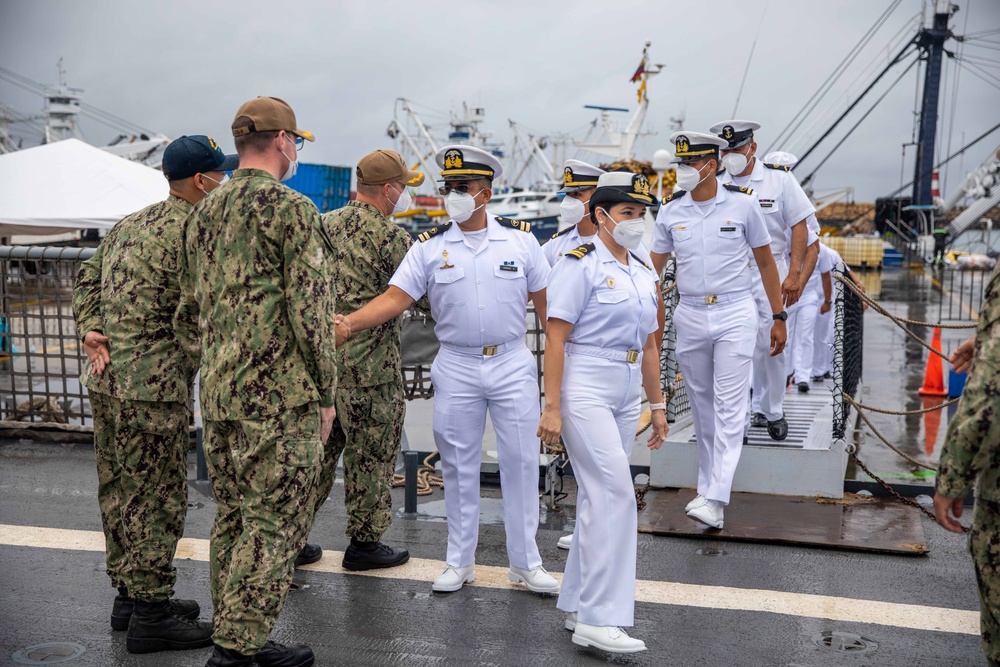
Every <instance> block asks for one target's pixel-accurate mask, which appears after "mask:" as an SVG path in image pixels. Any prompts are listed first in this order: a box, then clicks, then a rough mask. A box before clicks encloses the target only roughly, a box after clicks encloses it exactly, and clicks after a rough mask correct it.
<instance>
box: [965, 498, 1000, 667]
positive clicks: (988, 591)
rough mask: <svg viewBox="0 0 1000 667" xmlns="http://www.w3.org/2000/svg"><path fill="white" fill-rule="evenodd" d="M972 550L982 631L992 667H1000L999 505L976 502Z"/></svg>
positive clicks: (996, 503)
mask: <svg viewBox="0 0 1000 667" xmlns="http://www.w3.org/2000/svg"><path fill="white" fill-rule="evenodd" d="M969 550H970V551H971V552H972V562H973V563H974V564H975V566H976V581H977V582H978V584H979V607H980V611H979V614H980V616H979V629H980V632H981V633H982V636H983V652H984V653H986V658H987V660H988V661H989V664H990V665H998V666H1000V503H998V502H996V501H990V500H983V499H982V498H977V499H976V509H975V511H974V512H973V514H972V529H971V530H970V531H969Z"/></svg>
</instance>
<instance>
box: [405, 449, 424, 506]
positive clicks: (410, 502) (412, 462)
mask: <svg viewBox="0 0 1000 667" xmlns="http://www.w3.org/2000/svg"><path fill="white" fill-rule="evenodd" d="M419 466H420V455H419V454H417V453H416V452H403V472H404V474H405V476H406V489H405V499H406V500H405V506H404V508H403V512H405V513H406V514H415V513H416V511H417V468H418V467H419Z"/></svg>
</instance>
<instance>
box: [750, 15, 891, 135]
mask: <svg viewBox="0 0 1000 667" xmlns="http://www.w3.org/2000/svg"><path fill="white" fill-rule="evenodd" d="M900 2H902V0H893V1H892V3H891V4H890V5H889V6H888V7H887V8H886V9H885V11H883V12H882V14H881V15H880V16H879V17H878V18H877V19H876V20H875V23H874V24H873V25H872V26H871V27H870V28H868V30H867V31H866V32H865V34H864V35H862V37H861V39H860V40H858V42H857V44H855V45H854V46H853V47H851V50H850V51H848V52H847V55H846V56H845V57H844V59H843V60H841V61H840V63H839V64H838V65H837V66H836V67H835V68H834V70H833V72H831V73H830V75H829V76H827V78H826V80H825V81H824V82H823V83H822V84H820V87H819V88H817V89H816V92H814V93H813V94H812V97H810V98H809V99H808V100H807V101H806V103H805V104H804V105H803V106H802V108H801V109H799V111H798V112H797V113H796V114H795V116H793V117H792V120H790V121H789V122H788V125H786V126H785V127H784V128H783V129H782V130H781V132H779V133H778V135H777V136H776V137H775V138H774V139H773V140H772V141H771V145H770V146H769V147H768V149H767V150H768V152H770V151H771V150H772V149H773V148H774V147H775V146H780V145H781V144H780V142H781V141H782V140H787V139H788V138H790V136H791V135H793V134H794V133H795V132H796V131H797V130H798V128H799V126H801V125H802V121H803V120H805V118H806V117H807V116H808V115H809V114H810V113H812V111H813V110H814V109H815V108H816V106H817V105H818V104H819V103H820V101H821V100H822V99H823V97H824V96H826V94H827V93H828V92H830V88H832V87H833V84H835V83H836V82H837V81H838V80H839V79H840V77H841V76H842V75H843V74H844V71H845V70H846V69H847V68H848V67H849V66H850V65H851V63H853V62H854V60H855V58H857V57H858V55H860V53H861V51H862V50H863V49H864V48H865V46H867V45H868V42H870V41H871V39H872V38H873V37H874V36H875V33H876V32H878V30H879V29H880V28H881V27H882V25H883V24H884V23H885V22H886V20H888V18H889V16H890V15H891V14H892V12H893V11H894V10H895V9H896V8H897V7H898V6H899V4H900ZM800 118H801V120H800ZM796 121H798V124H796ZM793 125H794V127H792V126H793Z"/></svg>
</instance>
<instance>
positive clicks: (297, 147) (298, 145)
mask: <svg viewBox="0 0 1000 667" xmlns="http://www.w3.org/2000/svg"><path fill="white" fill-rule="evenodd" d="M285 136H286V137H288V138H289V139H291V140H292V143H293V144H295V150H297V151H300V150H302V147H303V146H305V145H306V140H305V139H303V138H302V137H299V136H296V135H294V134H292V133H291V132H285Z"/></svg>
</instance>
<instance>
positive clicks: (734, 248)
mask: <svg viewBox="0 0 1000 667" xmlns="http://www.w3.org/2000/svg"><path fill="white" fill-rule="evenodd" d="M670 140H671V141H672V142H674V145H675V151H674V162H679V163H680V164H679V165H678V167H677V184H678V186H679V187H681V188H683V189H682V190H681V191H680V192H676V193H674V194H673V195H671V196H670V197H667V198H665V199H664V200H663V204H662V206H660V212H659V214H658V215H657V217H656V226H655V228H654V230H653V246H652V251H653V252H652V259H653V266H654V268H655V269H656V271H657V273H659V272H660V271H662V270H663V266H664V264H665V263H666V261H667V254H668V253H671V252H673V253H674V255H675V256H676V258H677V292H678V293H679V295H680V303H679V304H678V306H677V309H676V310H675V311H674V323H675V325H676V327H677V361H678V363H679V364H680V367H681V372H682V373H683V376H684V383H685V384H686V385H687V391H688V396H689V397H690V399H691V413H692V416H693V418H694V429H695V435H696V436H697V439H698V495H697V496H696V497H695V499H694V500H693V501H691V502H690V503H689V504H688V505H687V507H686V508H685V511H686V512H687V515H688V516H689V517H691V518H692V519H696V520H697V521H701V522H702V523H704V524H706V525H709V526H712V527H713V528H722V527H723V521H724V517H723V508H724V507H725V506H726V505H728V504H729V498H730V492H731V490H732V484H733V475H734V474H735V473H736V465H737V463H738V462H739V459H740V453H741V451H742V444H743V426H744V420H745V418H746V404H747V398H748V393H749V390H750V363H751V359H752V357H753V351H754V346H755V343H756V336H757V330H758V312H757V306H756V305H755V304H754V299H753V295H752V289H751V288H752V286H753V281H754V279H753V277H752V276H751V273H750V268H749V262H750V256H751V254H752V255H753V256H754V258H755V259H756V261H757V264H758V266H759V267H760V269H759V270H760V277H759V278H758V279H757V280H758V281H760V282H761V284H762V285H763V287H764V289H765V292H766V294H767V298H768V303H769V310H768V312H767V315H766V317H767V321H768V322H769V323H771V325H770V327H769V340H768V342H769V348H770V353H771V354H773V355H778V354H781V350H782V349H783V347H784V345H785V338H786V332H785V319H786V317H787V315H786V314H785V312H784V310H782V306H781V286H780V282H779V281H778V270H777V267H776V266H775V263H774V257H773V256H772V255H771V250H770V248H769V247H768V246H769V244H770V243H771V239H770V237H769V235H768V232H767V227H766V225H765V223H764V220H763V216H762V215H761V212H760V207H759V206H758V204H757V200H756V193H755V192H754V191H753V190H752V189H751V188H747V187H741V186H737V185H731V184H726V185H722V184H720V183H719V182H718V180H717V179H716V177H715V174H716V170H717V169H718V164H719V148H720V147H725V146H726V142H725V141H724V140H722V139H719V138H718V137H716V136H714V135H711V134H702V133H700V132H678V133H675V134H674V135H673V136H672V137H671V138H670Z"/></svg>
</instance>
